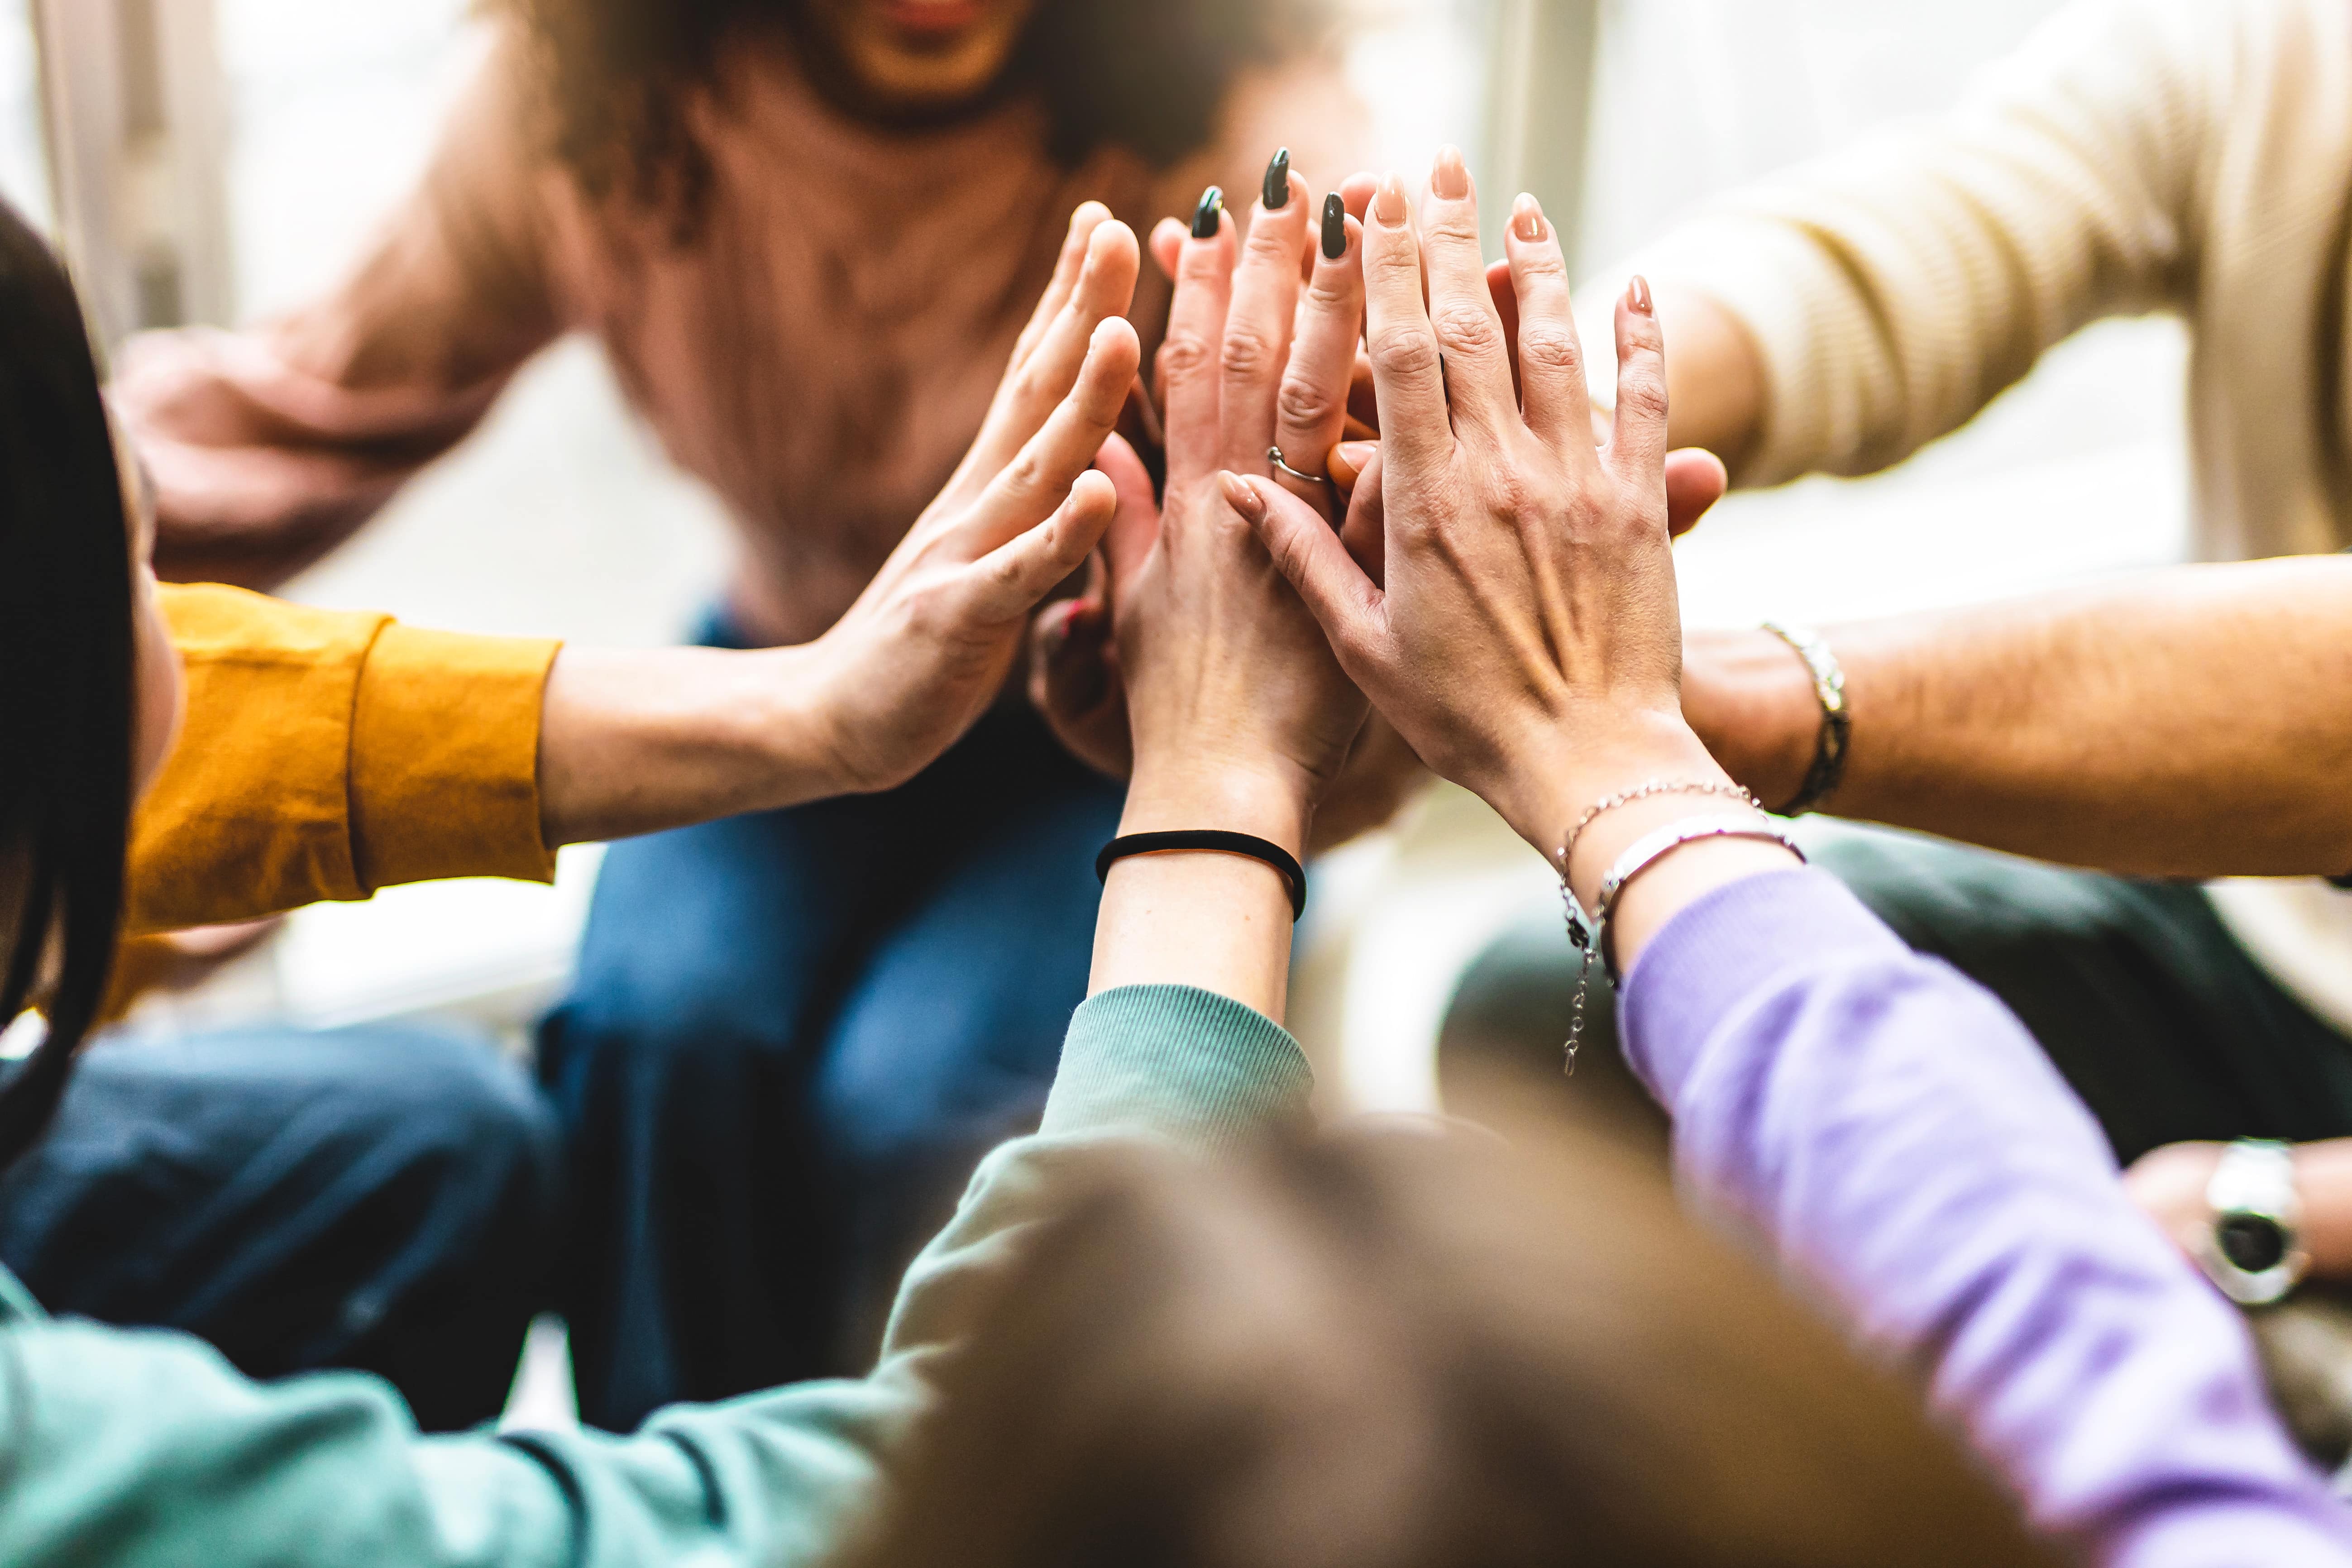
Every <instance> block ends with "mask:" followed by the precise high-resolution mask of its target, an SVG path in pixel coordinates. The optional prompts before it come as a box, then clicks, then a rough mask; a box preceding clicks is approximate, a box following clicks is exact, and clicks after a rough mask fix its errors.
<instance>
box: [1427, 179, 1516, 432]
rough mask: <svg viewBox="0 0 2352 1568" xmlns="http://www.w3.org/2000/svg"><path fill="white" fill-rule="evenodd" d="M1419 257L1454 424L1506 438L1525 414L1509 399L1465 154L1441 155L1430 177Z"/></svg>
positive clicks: (1506, 364) (1506, 359)
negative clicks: (1502, 433) (1501, 433)
mask: <svg viewBox="0 0 2352 1568" xmlns="http://www.w3.org/2000/svg"><path fill="white" fill-rule="evenodd" d="M1421 255H1422V266H1423V270H1424V271H1425V272H1426V273H1427V274H1428V278H1429V319H1430V322H1431V324H1432V325H1433V327H1434V328H1435V329H1436V332H1437V346H1438V349H1439V352H1441V353H1444V355H1445V385H1446V395H1447V400H1448V402H1449V404H1450V405H1451V406H1452V407H1453V410H1454V421H1455V424H1456V425H1457V426H1459V425H1460V424H1461V423H1462V422H1463V421H1464V420H1465V419H1467V420H1468V421H1470V422H1471V423H1473V424H1475V425H1477V426H1482V427H1484V428H1486V429H1488V430H1497V431H1499V430H1502V429H1504V428H1506V427H1507V426H1508V425H1509V424H1514V423H1516V422H1517V419H1518V413H1519V407H1518V403H1517V399H1515V398H1514V397H1513V396H1512V395H1511V361H1510V354H1509V351H1508V350H1507V349H1506V348H1505V346H1504V338H1503V323H1502V321H1501V319H1500V318H1499V317H1497V316H1496V313H1495V301H1494V300H1493V299H1492V298H1491V297H1490V296H1489V295H1488V294H1487V292H1486V261H1485V259H1484V258H1482V257H1481V256H1480V254H1479V251H1478V194H1477V192H1476V191H1475V189H1473V188H1472V186H1471V184H1470V171H1469V169H1468V168H1467V167H1466V166H1465V164H1464V163H1463V162H1462V152H1461V149H1460V148H1457V147H1448V148H1446V149H1444V151H1443V152H1441V153H1438V154H1437V162H1436V163H1435V165H1434V166H1433V167H1432V169H1431V170H1430V175H1429V195H1428V197H1427V198H1426V199H1425V200H1424V201H1423V203H1422V205H1421Z"/></svg>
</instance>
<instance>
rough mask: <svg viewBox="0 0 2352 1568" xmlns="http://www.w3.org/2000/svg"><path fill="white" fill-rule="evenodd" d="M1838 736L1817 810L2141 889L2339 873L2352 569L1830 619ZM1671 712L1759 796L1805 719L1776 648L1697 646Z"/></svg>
mask: <svg viewBox="0 0 2352 1568" xmlns="http://www.w3.org/2000/svg"><path fill="white" fill-rule="evenodd" d="M1824 636H1825V637H1826V638H1827V640H1828V641H1829V643H1830V645H1831V647H1832V648H1833V649H1834V650H1835V651H1836V653H1837V656H1838V659H1839V662H1840V663H1841V664H1842V665H1843V667H1844V669H1845V674H1846V701H1847V704H1848V707H1849V709H1850V710H1851V711H1852V713H1853V740H1852V743H1851V745H1850V747H1849V750H1848V752H1847V758H1846V767H1845V776H1844V780H1843V784H1841V785H1840V787H1839V789H1838V791H1837V793H1836V795H1834V796H1833V797H1832V800H1831V802H1830V805H1829V809H1831V810H1832V811H1835V812H1836V813H1838V814H1839V815H1840V816H1851V817H1857V818H1863V819H1866V820H1869V821H1874V822H1885V823H1889V824H1892V825H1895V826H1902V827H1910V828H1916V829H1919V830H1922V831H1926V832H1931V833H1938V834H1942V835H1945V836H1947V837H1953V838H1959V839H1965V840H1968V841H1969V842H1972V843H1978V844H1983V845H1986V846H1989V847H1992V848H1996V849H2005V850H2009V851H2011V852H2014V853H2018V854H2025V855H2034V856H2039V857H2042V858H2049V859H2056V860H2063V861H2068V862H2072V863H2075V864H2082V865H2091V866H2097V867H2101V868H2106V869H2110V870H2116V871H2124V872H2133V873H2138V874H2143V875H2152V876H2181V877H2186V876H2224V875H2256V876H2261V875H2296V874H2330V875H2332V874H2336V873H2338V872H2342V871H2345V870H2347V869H2352V797H2347V795H2345V792H2344V790H2343V789H2342V784H2341V781H2342V779H2343V777H2344V774H2345V771H2346V768H2347V764H2352V705H2347V704H2346V703H2345V702H2344V701H2343V700H2342V694H2343V693H2344V692H2345V691H2346V690H2347V689H2352V561H2343V560H2338V559H2335V558H2318V559H2301V560H2294V561H2275V562H2257V563H2244V564H2238V565H2228V566H2199V567H2184V568H2179V569H2176V570H2172V571H2168V572H2163V573H2158V574H2149V575H2147V576H2144V577H2140V578H2137V579H2133V580H2131V581H2128V582H2126V583H2121V584H2113V585H2106V586H2101V587H2097V588H2091V589H2084V590H2076V591H2072V592H2069V593H2065V594H2059V595H2046V596H2042V597H2036V598H2032V599H2025V600H2020V601H2016V602H2013V603H2010V604H2004V605H1987V606H1980V607H1975V608H1969V609H1964V610H1956V611H1949V612H1944V613H1940V614H1935V615H1926V616H1906V617H1904V618H1902V619H1899V620H1885V621H1874V622H1863V623H1857V624H1853V625H1849V626H1835V627H1830V628H1826V629H1825V631H1824ZM1685 660H1686V663H1685V682H1684V701H1685V713H1686V714H1687V715H1688V716H1689V718H1690V720H1691V722H1692V724H1693V727H1694V728H1696V730H1697V731H1699V733H1700V735H1701V737H1702V738H1703V739H1705V740H1706V742H1707V745H1708V747H1709V749H1710V750H1712V751H1713V752H1715V753H1716V755H1717V757H1718V758H1719V759H1720V760H1721V761H1722V762H1723V763H1724V765H1725V767H1726V768H1727V770H1728V771H1729V772H1730V773H1732V775H1733V776H1734V777H1736V778H1738V779H1739V780H1740V781H1741V782H1743V783H1745V784H1748V785H1749V787H1751V788H1753V789H1755V790H1756V792H1757V793H1758V794H1759V795H1761V796H1762V797H1763V798H1764V799H1765V800H1766V802H1767V803H1768V804H1777V803H1779V802H1780V801H1783V800H1786V799H1787V798H1789V796H1790V795H1791V794H1793V792H1794V790H1795V788H1796V784H1797V783H1798V781H1799V780H1800V779H1801V777H1802V774H1803V769H1804V765H1805V761H1806V760H1807V759H1808V758H1809V757H1810V756H1811V748H1812V743H1813V736H1814V734H1815V732H1816V731H1817V730H1818V727H1819V723H1820V710H1819V708H1818V706H1816V705H1815V704H1814V702H1813V700H1812V697H1811V684H1810V680H1809V679H1808V677H1807V676H1806V673H1805V670H1804V667H1803V666H1802V664H1801V662H1800V661H1799V660H1798V659H1797V658H1796V656H1795V655H1794V654H1793V653H1792V652H1791V651H1790V649H1789V648H1788V647H1787V646H1786V645H1785V644H1782V643H1780V641H1779V640H1778V639H1777V638H1774V637H1771V636H1770V635H1769V634H1767V633H1760V632H1751V633H1728V634H1694V635H1693V637H1691V638H1690V639H1689V640H1688V643H1687V645H1686V655H1685Z"/></svg>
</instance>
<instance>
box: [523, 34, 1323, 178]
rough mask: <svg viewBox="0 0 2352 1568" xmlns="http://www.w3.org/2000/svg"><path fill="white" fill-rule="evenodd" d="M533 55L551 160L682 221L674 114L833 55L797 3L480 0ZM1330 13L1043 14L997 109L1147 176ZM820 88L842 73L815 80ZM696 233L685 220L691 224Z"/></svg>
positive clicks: (1010, 70)
mask: <svg viewBox="0 0 2352 1568" xmlns="http://www.w3.org/2000/svg"><path fill="white" fill-rule="evenodd" d="M485 4H486V5H488V8H489V9H491V10H493V11H496V12H502V13H504V14H506V15H509V16H513V17H515V18H517V19H519V20H520V22H521V23H522V24H523V25H524V26H525V27H526V29H527V30H528V32H529V34H530V37H531V38H532V39H533V40H534V41H535V43H536V44H537V46H538V47H537V53H538V61H537V64H538V67H539V75H540V79H541V94H542V98H543V101H544V108H545V110H547V113H548V120H549V123H548V130H549V132H550V134H551V138H552V142H553V151H554V152H555V153H556V155H557V156H559V157H560V158H561V159H562V161H563V162H564V163H567V164H568V165H570V166H571V168H572V171H573V172H574V174H576V175H577V176H578V177H579V179H580V180H581V182H582V184H583V185H584V186H585V187H586V188H587V189H588V190H589V191H590V192H592V193H593V194H596V195H604V194H605V193H607V192H613V191H620V192H623V193H625V194H627V195H634V196H635V197H637V198H638V199H640V200H643V201H648V202H652V201H665V202H676V203H677V204H679V207H680V210H681V211H682V212H683V213H685V214H689V215H690V214H691V212H692V211H693V209H694V207H695V205H696V204H697V202H698V198H699V195H700V192H701V188H702V186H703V184H705V182H706V181H707V178H708V169H707V167H706V165H705V163H704V160H703V157H702V154H701V152H700V149H698V147H697V146H696V145H695V144H694V141H693V138H692V136H691V134H690V133H689V132H688V130H687V129H686V126H685V123H684V121H683V119H682V118H681V116H680V114H679V111H678V103H679V99H680V96H681V95H682V94H683V93H684V92H686V91H688V90H690V89H693V88H695V87H698V86H701V85H705V84H707V83H709V82H710V81H711V80H712V79H714V78H715V76H716V74H717V70H718V66H719V58H720V55H721V53H722V51H723V50H724V49H726V48H727V47H730V45H733V44H735V43H738V42H740V41H742V40H744V39H745V38H747V37H770V38H779V39H782V40H783V41H785V42H786V43H787V44H789V45H790V46H791V47H793V48H795V49H796V50H798V51H800V52H801V53H803V55H811V54H814V55H819V56H822V55H823V54H824V53H825V50H826V46H825V45H824V41H823V39H822V38H821V37H819V36H818V34H817V32H816V29H815V28H814V26H813V25H812V24H811V22H810V20H809V17H808V15H807V5H806V0H485ZM1331 5H1332V0H1169V3H1162V4H1141V3H1133V0H1040V3H1039V5H1038V6H1037V9H1036V12H1035V14H1034V16H1031V18H1030V20H1029V23H1028V26H1026V27H1025V28H1024V30H1023V33H1022V36H1021V38H1020V41H1019V43H1018V44H1017V45H1016V46H1015V47H1014V50H1013V58H1012V59H1011V61H1010V62H1009V63H1008V65H1007V67H1006V68H1005V70H1004V72H1003V75H1002V76H1001V77H1000V78H999V79H998V81H997V82H996V83H995V84H994V86H993V88H992V90H991V94H990V97H991V99H996V98H1001V97H1003V95H1005V94H1007V93H1012V92H1023V91H1034V92H1035V93H1036V94H1038V95H1039V97H1040V98H1042V100H1044V103H1045V109H1046V112H1047V114H1048V116H1049V121H1050V127H1051V129H1050V138H1051V141H1050V150H1051V152H1052V153H1053V155H1054V156H1055V158H1056V159H1058V160H1060V161H1062V162H1063V163H1067V164H1073V165H1074V164H1076V163H1078V162H1080V161H1082V160H1083V159H1084V158H1085V157H1086V156H1087V154H1088V153H1092V152H1094V151H1095V150H1096V149H1097V147H1100V146H1103V145H1105V144H1117V145H1120V146H1124V147H1126V148H1128V149H1129V150H1130V151H1132V152H1134V153H1138V154H1139V155H1140V156H1141V157H1143V158H1144V159H1145V160H1146V161H1148V162H1150V163H1152V164H1153V165H1155V166H1162V167H1164V166H1166V165H1167V164H1170V163H1175V162H1176V161H1178V160H1180V159H1181V158H1183V157H1184V156H1186V155H1187V154H1189V153H1193V152H1196V151H1198V150H1199V149H1200V148H1201V147H1202V146H1203V145H1205V144H1206V143H1207V142H1208V140H1209V137H1210V135H1211V132H1212V131H1213V128H1214V125H1215V121H1216V116H1217V113H1218V110H1219V109H1220V107H1221V106H1222V104H1223V100H1224V97H1225V92H1226V89H1227V87H1228V86H1229V85H1230V83H1231V82H1232V80H1233V79H1234V75H1235V73H1236V72H1237V71H1238V70H1239V69H1240V68H1242V67H1243V66H1244V65H1245V64H1248V63H1251V62H1255V61H1267V60H1278V59H1282V58H1289V57H1292V56H1295V55H1297V54H1298V53H1301V52H1303V51H1306V50H1309V49H1312V48H1315V47H1318V46H1320V45H1321V44H1322V43H1324V42H1325V41H1326V40H1327V39H1328V37H1329V36H1330V31H1331V24H1332V16H1331ZM812 74H813V75H814V76H816V77H817V79H818V82H819V86H820V88H821V89H823V88H826V87H828V86H832V85H834V84H833V83H832V82H831V81H829V80H828V79H831V78H837V77H838V76H839V75H840V73H838V72H835V71H822V72H815V73H812ZM688 221H689V222H690V221H691V220H690V216H689V218H688Z"/></svg>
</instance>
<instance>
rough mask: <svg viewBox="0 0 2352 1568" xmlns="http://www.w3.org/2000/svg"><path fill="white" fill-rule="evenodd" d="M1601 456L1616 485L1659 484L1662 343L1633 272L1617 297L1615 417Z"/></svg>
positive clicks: (1645, 290)
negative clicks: (1605, 447)
mask: <svg viewBox="0 0 2352 1568" xmlns="http://www.w3.org/2000/svg"><path fill="white" fill-rule="evenodd" d="M1575 444H1576V445H1581V443H1575ZM1603 460H1604V461H1605V462H1606V463H1607V464H1608V467H1609V470H1610V472H1612V473H1613V474H1615V475H1616V476H1617V479H1618V480H1619V482H1620V483H1622V484H1627V485H1645V486H1646V485H1654V486H1656V487H1657V488H1658V489H1659V490H1660V491H1661V492H1663V491H1664V488H1665V461H1666V344H1665V339H1664V336H1663V335H1662V334H1661V333H1660V332H1659V331H1658V317H1657V312H1656V310H1655V309H1654V306H1653V305H1652V303H1651V300H1650V285H1649V284H1648V282H1647V281H1645V280H1644V279H1642V278H1641V277H1639V276H1638V275H1637V276H1636V277H1635V278H1634V279H1633V282H1631V283H1630V284H1628V285H1627V286H1626V289H1625V295H1624V298H1622V299H1621V300H1618V301H1617V417H1616V421H1615V423H1614V424H1613V425H1612V426H1611V428H1610V433H1609V446H1608V448H1607V450H1606V452H1605V454H1604V458H1603Z"/></svg>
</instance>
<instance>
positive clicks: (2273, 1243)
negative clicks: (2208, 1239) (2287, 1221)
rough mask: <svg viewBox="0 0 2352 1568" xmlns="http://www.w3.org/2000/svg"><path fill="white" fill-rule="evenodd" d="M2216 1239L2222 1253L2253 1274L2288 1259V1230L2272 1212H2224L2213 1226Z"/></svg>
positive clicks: (2215, 1241) (2214, 1239)
mask: <svg viewBox="0 0 2352 1568" xmlns="http://www.w3.org/2000/svg"><path fill="white" fill-rule="evenodd" d="M2213 1241H2214V1244H2215V1245H2216V1246H2218V1247H2221V1256H2222V1257H2224V1258H2228V1259H2229V1260H2230V1261H2231V1263H2233V1264H2235V1265H2236V1266H2237V1267H2239V1268H2242V1269H2244V1270H2245V1271H2246V1272H2247V1273H2249V1274H2260V1273H2262V1272H2263V1270H2264V1269H2266V1268H2277V1267H2278V1266H2279V1265H2280V1264H2281V1263H2284V1262H2285V1261H2286V1245H2287V1244H2286V1232H2285V1231H2284V1230H2282V1229H2280V1228H2279V1223H2278V1221H2276V1220H2274V1219H2273V1218H2271V1217H2270V1216H2269V1215H2259V1214H2231V1215H2222V1216H2221V1220H2220V1222H2219V1223H2217V1224H2216V1225H2215V1226H2213Z"/></svg>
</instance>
